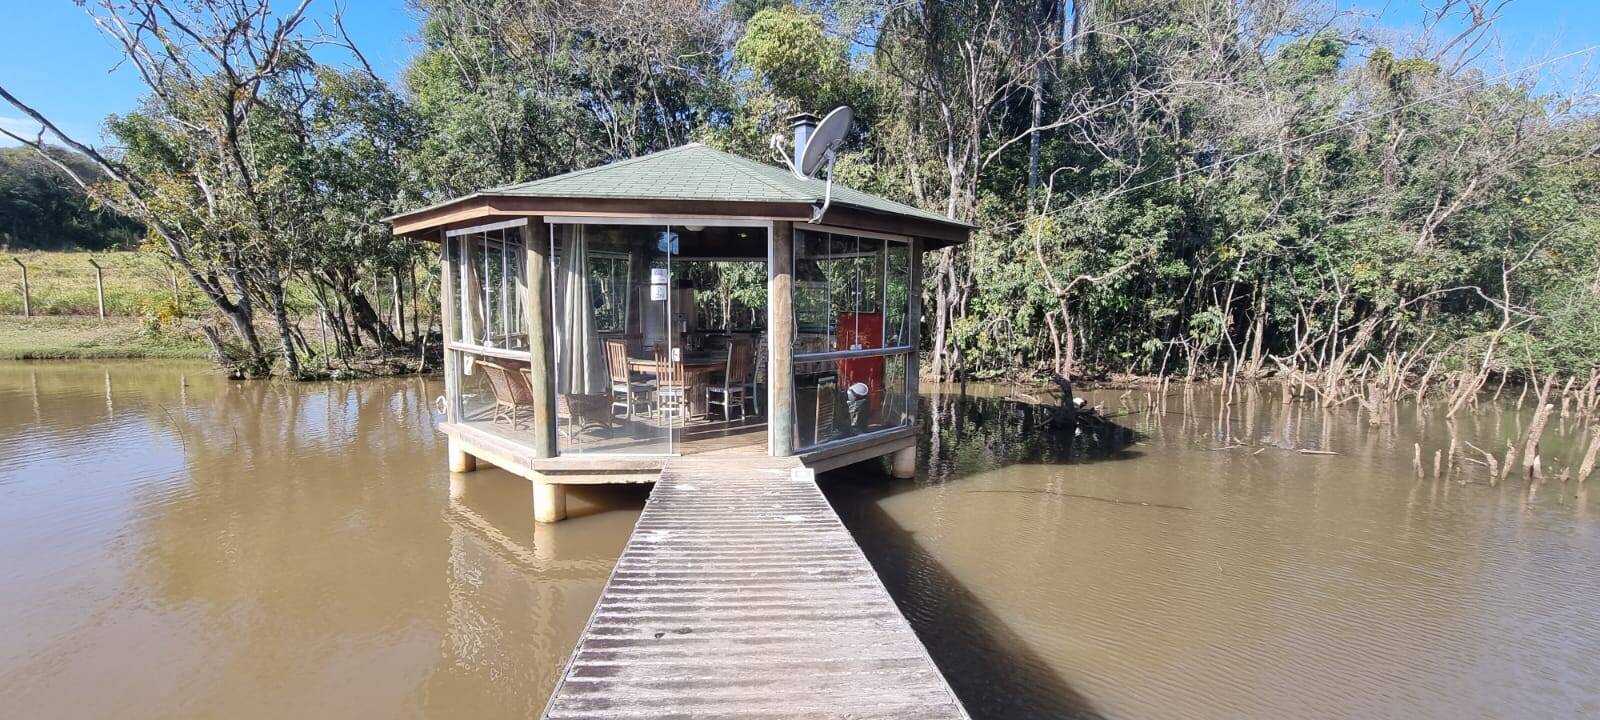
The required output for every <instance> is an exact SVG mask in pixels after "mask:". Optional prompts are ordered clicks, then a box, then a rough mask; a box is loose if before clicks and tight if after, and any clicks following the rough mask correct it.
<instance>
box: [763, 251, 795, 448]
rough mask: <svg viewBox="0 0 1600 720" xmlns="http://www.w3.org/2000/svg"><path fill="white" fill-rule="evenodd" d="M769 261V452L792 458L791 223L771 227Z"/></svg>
mask: <svg viewBox="0 0 1600 720" xmlns="http://www.w3.org/2000/svg"><path fill="white" fill-rule="evenodd" d="M771 243H772V261H771V266H770V267H769V268H768V270H767V303H768V304H769V306H770V310H769V311H768V312H769V313H770V315H769V318H770V322H769V327H768V331H767V342H768V343H769V345H768V347H767V392H768V393H769V395H768V397H767V418H768V420H767V423H768V433H769V435H768V436H767V439H768V443H767V445H768V448H769V449H770V452H771V453H772V455H773V456H775V457H786V456H789V455H793V454H794V420H795V418H794V223H790V222H775V223H773V224H772V239H771Z"/></svg>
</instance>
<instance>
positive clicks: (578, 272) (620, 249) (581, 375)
mask: <svg viewBox="0 0 1600 720" xmlns="http://www.w3.org/2000/svg"><path fill="white" fill-rule="evenodd" d="M678 241H679V239H678V234H677V233H676V232H674V230H673V229H672V228H671V227H669V226H665V225H602V224H578V223H570V224H562V223H552V224H551V225H550V247H551V252H550V262H551V277H552V279H553V280H552V282H551V292H552V293H553V297H552V302H551V307H552V308H553V317H554V321H555V342H556V347H555V353H554V354H555V372H556V406H557V421H558V424H557V438H556V444H557V448H558V450H559V452H560V454H562V455H581V454H600V453H603V454H610V455H671V454H674V453H675V452H676V450H677V448H676V442H677V438H678V436H679V433H681V430H682V428H683V423H684V419H685V415H686V413H687V412H688V409H689V408H688V400H689V397H688V392H689V389H688V387H687V386H686V384H685V378H684V373H683V367H682V362H681V360H682V358H681V349H680V348H679V339H678V338H679V334H680V333H681V332H682V329H681V328H679V327H678V324H679V323H678V322H677V320H676V318H677V317H678V315H679V313H678V312H677V310H678V308H675V307H674V302H675V300H676V298H675V297H674V292H673V287H672V256H673V254H674V253H675V251H676V248H677V243H678Z"/></svg>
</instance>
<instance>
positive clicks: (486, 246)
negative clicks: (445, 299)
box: [450, 228, 528, 352]
mask: <svg viewBox="0 0 1600 720" xmlns="http://www.w3.org/2000/svg"><path fill="white" fill-rule="evenodd" d="M450 240H451V243H450V246H451V261H452V262H453V263H454V266H453V267H454V269H455V271H456V272H455V282H456V288H455V291H456V314H457V317H456V318H455V321H456V322H455V323H454V327H453V328H451V333H450V334H451V341H452V342H456V343H460V344H463V345H471V346H477V347H484V348H493V349H498V350H515V351H521V352H526V351H527V350H528V328H527V300H528V273H527V271H526V269H525V268H524V263H525V258H526V257H527V253H526V248H525V247H524V245H523V240H522V228H508V229H503V230H492V231H488V232H481V233H472V234H468V235H460V236H457V237H454V238H451V239H450Z"/></svg>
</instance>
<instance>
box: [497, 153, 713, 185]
mask: <svg viewBox="0 0 1600 720" xmlns="http://www.w3.org/2000/svg"><path fill="white" fill-rule="evenodd" d="M697 145H700V143H697V142H692V143H685V144H683V145H678V146H676V147H669V148H667V149H665V150H657V151H655V152H653V153H645V154H643V155H635V156H633V157H631V158H624V159H622V160H618V161H616V162H609V163H606V164H604V165H596V166H594V167H588V168H584V169H582V170H573V171H572V172H565V173H561V174H560V175H551V176H549V177H542V178H539V179H537V180H524V181H522V182H519V183H511V184H510V185H501V186H499V187H492V188H489V189H488V190H484V191H482V192H496V191H501V190H513V189H518V188H530V187H534V186H536V185H539V184H541V183H545V182H548V181H551V180H570V179H572V178H577V177H583V176H585V175H588V174H590V173H595V172H599V171H601V170H610V169H612V168H618V167H622V166H624V165H635V164H637V163H640V162H643V161H645V160H650V159H653V158H658V157H660V156H662V155H670V154H672V153H675V152H678V151H680V150H685V149H687V148H691V147H695V146H697Z"/></svg>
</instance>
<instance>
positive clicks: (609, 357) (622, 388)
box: [606, 338, 656, 421]
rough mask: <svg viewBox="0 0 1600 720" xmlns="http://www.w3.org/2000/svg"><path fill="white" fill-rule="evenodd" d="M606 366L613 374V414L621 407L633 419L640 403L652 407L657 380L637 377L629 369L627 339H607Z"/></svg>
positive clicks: (647, 407) (646, 407)
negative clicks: (651, 402) (652, 397)
mask: <svg viewBox="0 0 1600 720" xmlns="http://www.w3.org/2000/svg"><path fill="white" fill-rule="evenodd" d="M606 367H607V369H608V371H609V372H610V374H611V414H613V415H615V414H616V412H617V408H619V407H620V408H622V410H623V414H624V415H625V416H626V417H627V418H628V420H630V421H632V420H633V412H634V410H636V409H637V408H638V407H639V406H640V404H643V405H644V407H645V409H646V410H648V409H649V408H650V401H651V396H652V395H653V394H655V390H656V385H655V382H654V381H650V380H645V379H643V378H638V377H635V376H634V374H633V372H632V371H630V370H629V369H628V343H627V341H625V340H622V339H621V338H618V339H613V340H607V341H606Z"/></svg>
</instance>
